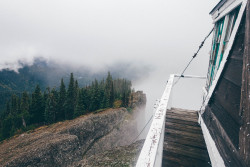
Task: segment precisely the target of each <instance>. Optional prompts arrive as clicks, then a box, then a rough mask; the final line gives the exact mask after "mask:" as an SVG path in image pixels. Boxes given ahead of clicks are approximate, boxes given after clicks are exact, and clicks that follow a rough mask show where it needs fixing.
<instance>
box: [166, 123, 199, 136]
mask: <svg viewBox="0 0 250 167" xmlns="http://www.w3.org/2000/svg"><path fill="white" fill-rule="evenodd" d="M165 127H168V129H176V130H178V129H179V130H183V131H186V132H190V133H201V132H202V131H201V128H200V127H198V126H190V125H185V124H179V123H172V122H166V124H165Z"/></svg>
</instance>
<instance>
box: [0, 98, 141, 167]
mask: <svg viewBox="0 0 250 167" xmlns="http://www.w3.org/2000/svg"><path fill="white" fill-rule="evenodd" d="M135 99H136V98H135ZM134 102H135V103H137V102H136V101H134ZM144 102H145V101H144ZM131 104H132V103H131ZM138 104H140V105H141V106H142V108H143V107H144V108H145V103H144V104H143V103H142V102H140V103H137V105H138ZM135 106H136V105H135ZM137 108H141V107H137ZM137 112H138V110H137V109H136V108H135V109H134V111H132V112H128V111H127V110H126V109H125V108H118V109H108V110H105V111H101V112H98V113H91V114H88V115H84V116H81V117H79V118H76V119H74V120H70V121H64V122H58V123H56V124H53V125H49V126H43V127H40V128H38V129H36V130H34V131H32V132H27V133H24V134H21V135H19V136H14V137H12V138H11V139H9V140H5V141H3V142H2V143H0V166H1V167H2V166H4V167H20V166H29V167H32V166H37V167H43V166H44V167H45V166H46V167H54V166H62V167H64V166H75V165H74V164H77V162H81V163H78V165H82V164H83V162H84V163H85V162H86V163H88V164H89V163H90V160H91V158H93V157H95V158H97V157H98V155H103V156H104V155H106V156H107V155H109V153H108V154H106V153H104V154H101V153H102V152H104V151H107V150H111V149H113V148H115V147H117V146H125V145H130V144H131V143H132V141H133V140H134V139H135V137H136V136H137V134H138V131H137V128H136V126H137V122H136V119H135V116H134V115H135V114H137ZM137 146H138V147H137ZM131 147H132V146H131ZM133 147H135V146H134V145H133ZM124 148H130V147H124ZM139 148H140V147H139V145H136V147H135V150H138V149H139ZM118 150H119V151H120V153H119V154H118V152H116V153H114V154H116V155H121V156H123V154H124V155H125V154H130V153H131V155H132V153H134V152H129V151H126V149H124V151H125V152H124V153H122V150H123V149H122V148H121V149H118ZM135 152H137V151H135ZM97 154H98V155H97ZM110 154H111V153H110ZM112 154H113V153H112ZM133 155H134V154H133ZM136 155H137V154H136ZM114 157H115V156H114ZM100 158H101V157H100ZM117 159H118V157H117ZM131 159H133V158H129V160H131ZM122 161H123V160H122ZM126 162H127V160H126ZM126 162H125V160H124V163H126ZM130 162H132V161H129V164H131V163H130ZM90 166H91V164H90Z"/></svg>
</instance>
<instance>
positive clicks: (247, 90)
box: [239, 0, 250, 166]
mask: <svg viewBox="0 0 250 167" xmlns="http://www.w3.org/2000/svg"><path fill="white" fill-rule="evenodd" d="M245 19H246V25H245V26H246V28H245V40H244V42H245V48H244V55H243V70H242V87H241V105H240V116H241V117H242V125H241V128H240V135H239V153H240V155H241V157H242V158H243V159H244V161H245V163H246V164H247V166H250V0H248V2H247V6H246V18H245Z"/></svg>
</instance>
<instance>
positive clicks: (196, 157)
mask: <svg viewBox="0 0 250 167" xmlns="http://www.w3.org/2000/svg"><path fill="white" fill-rule="evenodd" d="M197 121H198V116H197V111H190V110H182V109H171V110H169V111H167V113H166V124H165V136H164V146H163V160H162V166H167V167H175V166H176V167H190V166H193V167H201V166H202V167H210V166H211V165H210V160H209V156H208V152H207V148H206V144H205V142H204V138H203V135H202V131H201V128H200V126H199V124H198V122H197Z"/></svg>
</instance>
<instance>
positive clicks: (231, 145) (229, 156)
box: [202, 13, 246, 167]
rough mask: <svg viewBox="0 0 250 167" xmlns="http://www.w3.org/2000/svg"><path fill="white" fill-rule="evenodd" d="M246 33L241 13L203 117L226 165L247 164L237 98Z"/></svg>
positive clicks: (239, 94)
mask: <svg viewBox="0 0 250 167" xmlns="http://www.w3.org/2000/svg"><path fill="white" fill-rule="evenodd" d="M244 37H245V13H244V15H243V17H242V20H241V23H240V26H239V29H238V32H237V34H236V37H235V40H234V44H233V46H232V48H231V51H230V53H229V56H228V60H227V62H226V65H225V67H224V69H223V72H222V74H221V76H220V79H219V81H218V83H217V86H216V88H215V90H214V93H213V95H212V97H211V99H210V101H209V103H208V105H207V107H206V109H205V112H204V113H203V115H202V117H203V119H204V121H205V124H206V125H207V127H208V129H209V132H210V134H211V136H212V138H213V139H214V141H215V143H216V146H217V148H218V150H219V152H220V154H221V156H222V158H223V159H224V162H225V165H226V166H228V167H236V166H237V167H241V166H246V164H245V163H244V161H243V159H242V157H241V156H240V154H239V132H240V126H241V121H242V120H241V117H240V113H239V112H240V98H241V81H242V64H243V53H244Z"/></svg>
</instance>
